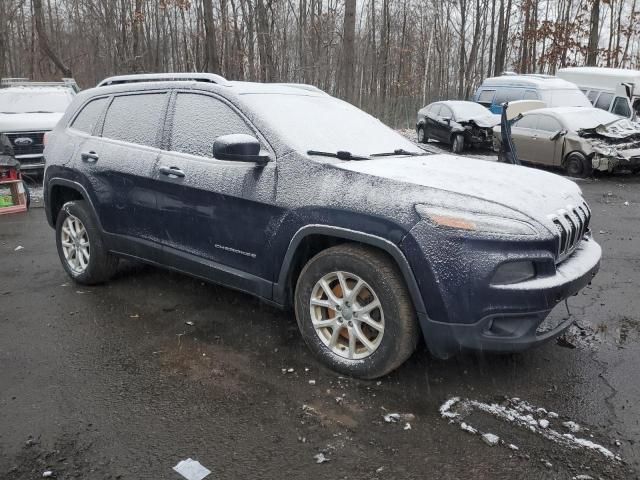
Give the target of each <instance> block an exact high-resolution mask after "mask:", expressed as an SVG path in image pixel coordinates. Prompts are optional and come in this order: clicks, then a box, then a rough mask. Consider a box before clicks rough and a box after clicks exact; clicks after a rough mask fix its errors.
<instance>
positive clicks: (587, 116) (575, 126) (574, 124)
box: [562, 108, 622, 131]
mask: <svg viewBox="0 0 640 480" xmlns="http://www.w3.org/2000/svg"><path fill="white" fill-rule="evenodd" d="M562 118H563V120H564V122H565V125H566V126H567V127H568V128H569V130H573V131H577V130H580V129H583V128H595V127H597V126H598V125H606V124H607V123H611V122H615V121H616V120H622V119H621V118H620V117H619V116H617V115H614V114H613V113H609V112H605V111H604V110H600V109H599V108H590V109H588V110H585V111H584V112H572V113H565V114H564V115H562Z"/></svg>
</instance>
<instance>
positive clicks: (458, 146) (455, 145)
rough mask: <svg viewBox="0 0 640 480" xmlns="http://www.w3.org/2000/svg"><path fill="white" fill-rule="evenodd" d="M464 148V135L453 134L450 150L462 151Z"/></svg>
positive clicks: (454, 151)
mask: <svg viewBox="0 0 640 480" xmlns="http://www.w3.org/2000/svg"><path fill="white" fill-rule="evenodd" d="M463 150H464V137H463V136H462V135H460V134H458V135H455V136H454V137H453V141H452V142H451V151H452V152H453V153H462V151H463Z"/></svg>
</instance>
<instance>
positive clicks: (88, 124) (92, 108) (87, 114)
mask: <svg viewBox="0 0 640 480" xmlns="http://www.w3.org/2000/svg"><path fill="white" fill-rule="evenodd" d="M108 100H109V99H108V98H107V97H103V98H97V99H95V100H92V101H90V102H89V103H87V104H86V105H85V106H84V108H83V109H82V110H81V111H80V113H79V114H78V116H77V117H76V118H75V120H74V121H73V123H72V124H71V128H75V129H76V130H80V131H82V132H85V133H89V134H91V133H92V132H93V129H94V128H95V126H96V124H97V123H98V120H99V119H100V114H101V113H102V111H103V110H104V107H105V106H106V104H107V101H108Z"/></svg>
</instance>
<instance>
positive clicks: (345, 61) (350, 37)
mask: <svg viewBox="0 0 640 480" xmlns="http://www.w3.org/2000/svg"><path fill="white" fill-rule="evenodd" d="M355 35H356V0H345V1H344V23H343V43H342V68H341V72H342V94H343V95H344V99H345V100H347V101H348V102H352V103H353V102H354V99H353V90H354V81H355V79H354V71H355V61H354V60H355Z"/></svg>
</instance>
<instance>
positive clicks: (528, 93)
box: [523, 90, 539, 100]
mask: <svg viewBox="0 0 640 480" xmlns="http://www.w3.org/2000/svg"><path fill="white" fill-rule="evenodd" d="M538 98H539V97H538V94H537V93H536V92H535V91H533V90H525V91H524V97H523V100H538Z"/></svg>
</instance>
